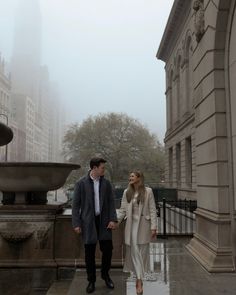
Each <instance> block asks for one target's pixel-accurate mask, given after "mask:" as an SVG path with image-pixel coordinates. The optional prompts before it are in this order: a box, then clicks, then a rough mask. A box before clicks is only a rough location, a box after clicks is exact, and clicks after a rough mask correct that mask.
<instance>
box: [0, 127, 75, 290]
mask: <svg viewBox="0 0 236 295" xmlns="http://www.w3.org/2000/svg"><path fill="white" fill-rule="evenodd" d="M12 138H13V133H12V130H11V129H10V128H9V127H7V126H5V125H4V124H2V123H0V145H1V146H3V145H6V144H8V143H9V142H10V141H11V140H12ZM79 168H80V166H79V165H74V164H62V163H31V162H28V163H13V162H12V163H10V162H3V163H0V191H2V193H3V200H2V205H0V273H2V272H3V270H4V274H6V273H7V274H8V272H9V279H11V278H12V275H13V273H14V271H15V273H17V275H16V277H14V284H12V286H10V288H11V287H12V288H13V289H12V293H8V294H18V293H14V292H16V291H14V290H17V288H18V286H22V284H23V283H24V282H25V283H26V282H28V284H27V283H26V284H23V285H24V288H26V289H25V290H26V291H25V293H24V294H31V293H30V292H31V291H32V288H33V289H34V290H36V289H37V290H41V289H47V288H48V286H49V285H50V284H51V282H52V281H53V280H55V279H56V277H57V270H58V263H57V260H56V252H57V250H56V248H57V241H56V237H57V236H58V234H60V235H61V236H63V234H65V236H66V233H63V232H60V233H58V232H57V229H56V227H57V226H56V223H57V217H58V216H61V215H62V213H63V210H64V207H63V204H62V203H58V202H55V203H49V202H47V192H48V191H51V190H57V189H59V188H60V187H62V186H63V185H64V183H65V181H66V179H67V177H68V175H69V174H70V172H71V171H72V170H75V169H79ZM64 243H67V241H64ZM19 269H20V272H19V271H17V270H19ZM14 288H15V289H14ZM27 288H28V289H27ZM1 291H2V290H0V293H1ZM27 292H28V293H27ZM19 294H23V293H19Z"/></svg>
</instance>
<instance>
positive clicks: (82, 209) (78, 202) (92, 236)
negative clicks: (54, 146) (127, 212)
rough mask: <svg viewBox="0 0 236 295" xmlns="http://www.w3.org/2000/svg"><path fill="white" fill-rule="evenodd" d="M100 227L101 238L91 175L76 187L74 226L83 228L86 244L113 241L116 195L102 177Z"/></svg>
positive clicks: (80, 181)
mask: <svg viewBox="0 0 236 295" xmlns="http://www.w3.org/2000/svg"><path fill="white" fill-rule="evenodd" d="M99 197H100V211H101V213H100V227H99V236H97V230H96V225H95V214H94V213H95V209H94V186H93V180H92V179H91V177H90V173H89V174H88V175H87V176H85V177H83V178H81V179H80V180H79V181H78V182H77V183H76V185H75V190H74V197H73V205H72V225H73V227H74V228H75V227H78V226H79V227H81V230H82V237H83V241H84V244H95V243H96V242H97V240H111V239H112V230H111V229H107V226H108V224H109V222H110V221H114V222H116V221H117V216H116V210H115V202H114V193H113V189H112V186H111V183H110V181H109V180H107V179H105V178H104V177H100V186H99Z"/></svg>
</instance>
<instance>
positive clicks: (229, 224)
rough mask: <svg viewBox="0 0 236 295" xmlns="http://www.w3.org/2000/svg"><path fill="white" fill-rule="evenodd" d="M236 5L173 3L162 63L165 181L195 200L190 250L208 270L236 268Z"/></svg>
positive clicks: (160, 52) (178, 0)
mask: <svg viewBox="0 0 236 295" xmlns="http://www.w3.org/2000/svg"><path fill="white" fill-rule="evenodd" d="M235 12H236V0H227V1H225V0H218V1H210V0H205V1H203V0H198V1H189V0H175V1H174V4H173V7H172V10H171V13H170V16H169V20H168V23H167V26H166V29H165V32H164V35H163V38H162V41H161V44H160V47H159V50H158V53H157V57H158V58H159V59H161V60H163V61H164V62H165V70H166V106H167V131H166V136H165V147H166V180H167V181H168V182H169V185H170V186H172V187H176V188H177V189H178V195H179V197H180V198H184V197H187V198H191V199H193V198H195V199H197V202H198V208H197V210H196V223H197V226H196V234H195V235H194V238H193V239H192V241H191V242H190V244H189V245H188V249H189V250H190V252H191V253H192V254H193V255H194V256H195V257H196V258H197V259H198V261H199V262H201V263H202V265H203V266H204V267H205V268H206V269H207V270H209V271H211V272H231V271H235V269H236V268H235V267H236V239H235V234H236V218H235V217H236V140H235V138H236V137H235V136H236V119H235V117H236V103H235V101H236V100H235V98H236V83H235V77H236V13H235Z"/></svg>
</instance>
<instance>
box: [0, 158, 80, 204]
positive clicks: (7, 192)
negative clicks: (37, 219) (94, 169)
mask: <svg viewBox="0 0 236 295" xmlns="http://www.w3.org/2000/svg"><path fill="white" fill-rule="evenodd" d="M79 168H80V165H76V164H68V163H41V162H3V163H0V191H2V192H3V203H4V199H5V201H6V199H8V200H10V201H9V202H10V204H12V203H18V204H24V203H37V202H39V203H40V204H45V203H46V202H47V201H46V194H47V192H48V191H51V190H57V189H59V188H60V187H62V186H63V185H64V183H65V182H66V179H67V177H68V176H69V174H70V173H71V171H72V170H76V169H79ZM13 199H14V201H13ZM5 204H6V203H5Z"/></svg>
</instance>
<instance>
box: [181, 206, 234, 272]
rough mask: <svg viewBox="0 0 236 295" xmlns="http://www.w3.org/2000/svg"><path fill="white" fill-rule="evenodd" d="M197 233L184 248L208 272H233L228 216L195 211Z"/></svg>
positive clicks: (200, 210)
mask: <svg viewBox="0 0 236 295" xmlns="http://www.w3.org/2000/svg"><path fill="white" fill-rule="evenodd" d="M196 225H197V233H195V234H194V237H193V239H192V240H191V241H190V243H189V244H188V245H187V246H186V248H187V249H188V251H189V252H190V253H191V254H192V255H193V256H194V258H196V259H197V261H199V262H200V263H201V264H202V265H203V266H204V267H205V268H206V269H207V271H209V272H214V273H219V272H221V273H223V272H235V267H234V263H233V254H232V245H231V238H230V227H231V224H230V220H229V218H228V214H216V213H213V212H210V211H207V210H204V209H200V208H198V209H197V210H196Z"/></svg>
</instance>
